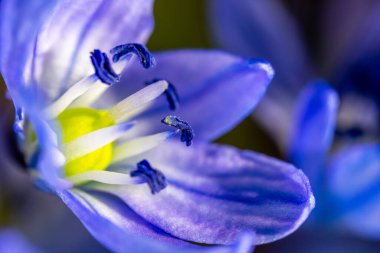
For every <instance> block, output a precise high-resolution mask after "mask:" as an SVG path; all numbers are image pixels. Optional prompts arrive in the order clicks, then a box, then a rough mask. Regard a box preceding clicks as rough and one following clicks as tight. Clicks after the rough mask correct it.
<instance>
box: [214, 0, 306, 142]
mask: <svg viewBox="0 0 380 253" xmlns="http://www.w3.org/2000/svg"><path fill="white" fill-rule="evenodd" d="M209 13H210V23H211V29H212V32H213V33H214V35H215V39H216V41H217V42H218V43H219V44H220V45H221V46H222V47H223V48H225V49H228V50H229V51H231V52H234V53H238V54H240V55H242V56H245V57H247V56H249V57H258V58H263V59H267V60H269V61H270V62H271V63H272V65H273V68H274V69H275V71H276V77H275V78H274V80H273V83H272V85H271V86H270V87H269V89H268V93H267V94H266V96H265V97H264V98H263V100H262V102H261V103H260V105H259V106H258V107H257V109H256V111H255V112H254V116H255V119H257V120H258V121H259V123H260V124H261V125H262V126H263V127H264V128H265V129H266V130H267V131H268V132H269V133H270V134H271V136H273V137H274V140H275V141H276V142H277V143H278V144H279V146H280V147H281V148H282V149H284V148H285V145H286V142H287V139H288V138H289V129H290V123H289V117H290V116H291V114H292V113H293V107H294V100H293V98H294V97H295V96H297V95H298V92H299V90H300V89H301V88H302V87H303V86H304V85H305V84H306V82H308V81H309V79H310V78H311V75H312V70H311V66H310V60H309V58H308V55H307V52H306V50H305V48H304V46H303V41H302V38H301V36H300V34H299V30H298V27H297V25H296V23H295V21H294V20H293V18H292V16H291V15H290V13H288V12H287V10H286V8H285V6H284V4H283V3H282V2H281V1H279V0H268V1H251V0H236V1H229V0H221V1H219V0H215V1H210V5H209Z"/></svg>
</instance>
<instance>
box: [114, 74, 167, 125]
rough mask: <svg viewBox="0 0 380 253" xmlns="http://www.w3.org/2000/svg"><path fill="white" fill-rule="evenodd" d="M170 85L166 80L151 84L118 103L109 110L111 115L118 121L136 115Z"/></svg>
mask: <svg viewBox="0 0 380 253" xmlns="http://www.w3.org/2000/svg"><path fill="white" fill-rule="evenodd" d="M168 86H169V84H168V82H166V81H159V82H156V83H154V84H152V85H149V86H147V87H145V88H144V89H142V90H139V91H138V92H136V93H134V94H132V95H131V96H129V97H127V98H126V99H124V100H122V101H121V102H119V103H117V104H116V105H115V106H113V107H112V108H111V109H110V110H109V115H110V116H111V117H112V118H113V119H114V120H115V121H116V122H121V121H123V120H125V119H127V118H130V117H132V116H134V115H135V114H136V112H137V111H138V112H140V111H139V109H141V108H142V107H144V106H146V104H147V103H149V102H151V101H153V100H154V99H156V98H157V97H159V96H160V95H161V94H162V93H163V92H165V91H166V90H167V89H168ZM144 108H145V107H144Z"/></svg>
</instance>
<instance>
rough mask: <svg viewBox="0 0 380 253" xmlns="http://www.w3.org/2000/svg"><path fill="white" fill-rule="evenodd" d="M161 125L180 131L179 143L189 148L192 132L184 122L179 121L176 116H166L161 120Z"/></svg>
mask: <svg viewBox="0 0 380 253" xmlns="http://www.w3.org/2000/svg"><path fill="white" fill-rule="evenodd" d="M161 122H162V123H164V124H166V125H168V126H172V127H175V128H177V129H179V130H180V131H181V141H182V142H185V143H186V146H190V145H191V144H192V142H193V138H194V131H193V129H192V128H191V126H190V125H189V123H187V122H186V121H183V120H180V119H179V118H178V117H176V116H166V117H165V118H163V119H162V120H161Z"/></svg>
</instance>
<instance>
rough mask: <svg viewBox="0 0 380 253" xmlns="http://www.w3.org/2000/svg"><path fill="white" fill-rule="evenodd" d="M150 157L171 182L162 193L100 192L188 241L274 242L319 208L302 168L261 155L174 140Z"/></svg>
mask: <svg viewBox="0 0 380 253" xmlns="http://www.w3.org/2000/svg"><path fill="white" fill-rule="evenodd" d="M143 157H145V158H146V159H148V160H149V162H150V163H151V164H152V166H154V167H155V168H157V169H159V170H160V171H161V172H162V173H163V174H164V175H165V177H166V179H167V182H168V185H167V187H166V188H165V189H164V190H162V191H161V192H160V193H158V194H155V195H154V196H153V195H152V194H151V192H150V189H149V187H147V186H145V185H141V186H140V185H136V186H134V187H123V186H121V187H118V186H109V185H97V186H96V189H100V190H103V191H107V192H109V193H112V194H115V195H117V196H119V197H120V198H121V199H123V200H124V201H125V203H127V204H128V205H129V206H130V207H131V208H132V209H133V210H134V211H135V212H136V213H138V214H139V215H141V216H142V217H144V218H145V219H146V220H147V221H149V222H151V223H152V224H154V225H156V226H157V227H160V228H161V229H163V230H164V231H166V232H167V233H169V234H171V235H173V236H176V237H179V238H181V239H184V240H188V241H194V242H198V243H208V244H229V243H231V242H232V241H233V240H234V239H235V238H236V236H237V235H238V234H240V233H242V232H243V231H252V232H254V233H256V239H257V243H258V244H262V243H267V242H271V241H274V240H277V239H280V238H282V237H284V236H285V235H288V234H289V233H291V232H293V231H294V230H295V229H297V228H298V227H299V226H300V225H301V224H302V222H303V221H304V220H305V219H306V218H307V217H308V215H309V213H310V211H311V210H312V209H313V207H314V197H313V195H312V193H311V189H310V185H309V182H308V179H307V178H306V176H305V175H304V174H303V173H302V172H301V171H300V170H297V169H296V168H294V167H293V166H292V165H290V164H287V163H284V162H281V161H278V160H275V159H272V158H269V157H266V156H263V155H260V154H256V153H253V152H249V151H243V152H240V151H238V150H236V149H233V148H231V147H227V146H218V145H207V144H195V145H193V147H192V148H186V147H183V145H180V144H178V143H176V142H168V144H167V145H166V144H163V145H161V146H160V147H158V148H157V149H155V150H153V151H151V152H148V153H147V154H144V155H143ZM139 159H141V157H137V158H136V161H138V160H139ZM130 162H134V161H130Z"/></svg>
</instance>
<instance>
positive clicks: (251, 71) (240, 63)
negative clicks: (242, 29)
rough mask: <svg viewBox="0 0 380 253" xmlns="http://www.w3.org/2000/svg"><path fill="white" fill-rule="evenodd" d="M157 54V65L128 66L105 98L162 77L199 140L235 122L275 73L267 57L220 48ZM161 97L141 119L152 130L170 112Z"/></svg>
mask: <svg viewBox="0 0 380 253" xmlns="http://www.w3.org/2000/svg"><path fill="white" fill-rule="evenodd" d="M155 58H156V60H157V66H156V67H155V68H153V69H149V70H144V69H142V68H141V67H139V66H135V67H134V66H131V68H130V69H128V71H126V73H125V78H124V79H122V81H121V83H122V84H124V85H115V87H112V88H111V94H108V95H109V97H108V100H107V102H111V101H112V100H113V101H117V100H119V99H121V98H122V97H125V96H126V95H127V94H131V93H133V92H135V91H136V90H138V89H141V87H143V85H144V83H145V82H146V81H150V80H152V79H155V78H159V79H166V80H168V81H169V82H171V83H172V84H173V85H174V86H175V87H176V89H177V91H178V95H179V98H180V104H179V109H178V110H177V111H176V112H175V115H176V116H179V117H180V118H182V119H183V120H186V121H187V122H189V124H191V126H192V127H193V129H194V132H195V135H196V136H197V137H196V138H197V140H210V139H214V138H217V137H219V136H220V135H222V134H224V133H225V132H227V131H228V130H229V129H231V128H233V127H234V126H235V125H236V124H238V123H239V122H240V121H241V120H242V119H243V118H244V117H246V116H247V115H248V114H249V113H250V112H251V110H252V109H253V108H254V107H255V106H256V104H257V103H258V101H259V100H260V99H261V97H262V96H263V94H264V93H265V91H266V88H267V86H268V84H269V82H270V81H271V79H272V77H273V69H272V67H271V66H270V64H269V63H267V62H264V61H260V60H252V59H248V60H247V59H242V58H240V57H236V56H233V55H230V54H227V53H223V52H220V51H212V50H179V51H169V52H161V53H157V54H155ZM131 84H134V85H131ZM112 89H113V90H112ZM162 102H163V103H159V104H157V106H155V107H154V109H153V110H151V111H149V112H148V113H147V114H146V115H145V117H144V118H143V119H142V122H143V123H146V124H147V125H149V126H151V127H156V128H155V129H154V130H155V131H160V130H162V129H163V128H159V127H164V126H160V125H159V124H157V122H159V121H160V120H161V119H162V118H164V117H165V116H167V115H168V114H172V112H170V110H169V107H168V105H167V103H164V102H166V101H162Z"/></svg>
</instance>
